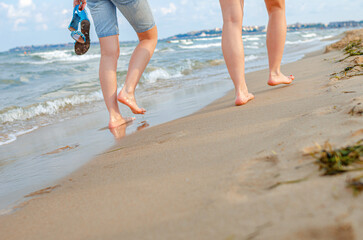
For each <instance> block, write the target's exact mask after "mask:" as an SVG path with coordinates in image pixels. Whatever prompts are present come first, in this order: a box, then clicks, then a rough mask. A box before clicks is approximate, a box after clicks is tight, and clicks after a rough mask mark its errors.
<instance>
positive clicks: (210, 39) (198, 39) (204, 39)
mask: <svg viewBox="0 0 363 240" xmlns="http://www.w3.org/2000/svg"><path fill="white" fill-rule="evenodd" d="M220 39H222V36H219V37H209V38H196V39H193V40H194V41H213V40H220Z"/></svg>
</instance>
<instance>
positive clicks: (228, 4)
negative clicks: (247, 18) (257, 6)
mask: <svg viewBox="0 0 363 240" xmlns="http://www.w3.org/2000/svg"><path fill="white" fill-rule="evenodd" d="M219 3H220V5H221V9H222V15H223V21H224V22H226V21H233V22H240V23H241V24H242V18H243V5H244V0H219Z"/></svg>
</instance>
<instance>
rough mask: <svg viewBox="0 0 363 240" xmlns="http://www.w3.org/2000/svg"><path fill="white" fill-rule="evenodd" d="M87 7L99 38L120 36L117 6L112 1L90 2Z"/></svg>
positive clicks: (98, 0) (99, 0)
mask: <svg viewBox="0 0 363 240" xmlns="http://www.w3.org/2000/svg"><path fill="white" fill-rule="evenodd" d="M87 5H88V8H89V10H90V12H91V15H92V19H93V22H94V25H95V29H96V33H97V36H98V37H99V38H102V37H108V36H113V35H118V33H119V30H118V25H117V15H116V6H115V5H114V4H113V3H112V2H111V1H110V0H89V1H88V3H87Z"/></svg>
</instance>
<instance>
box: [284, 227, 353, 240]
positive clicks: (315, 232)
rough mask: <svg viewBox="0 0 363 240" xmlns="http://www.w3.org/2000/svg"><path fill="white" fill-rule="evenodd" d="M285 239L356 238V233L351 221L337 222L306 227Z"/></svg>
mask: <svg viewBox="0 0 363 240" xmlns="http://www.w3.org/2000/svg"><path fill="white" fill-rule="evenodd" d="M283 239H297V240H308V239H309V240H310V239H329V240H340V239H344V240H354V239H356V238H355V234H354V229H353V226H352V224H351V223H345V224H337V225H332V226H326V227H321V228H317V227H316V228H315V227H314V228H304V229H301V230H300V231H298V232H296V233H294V234H293V235H292V236H288V237H286V238H283Z"/></svg>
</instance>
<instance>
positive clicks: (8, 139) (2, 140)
mask: <svg viewBox="0 0 363 240" xmlns="http://www.w3.org/2000/svg"><path fill="white" fill-rule="evenodd" d="M38 128H39V127H38V126H35V127H33V128H31V129H26V130H20V131H17V132H15V133H10V134H9V135H7V136H0V146H1V145H5V144H9V143H12V142H14V141H16V139H17V138H18V137H19V136H21V135H24V134H27V133H30V132H33V131H34V130H36V129H38Z"/></svg>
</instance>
